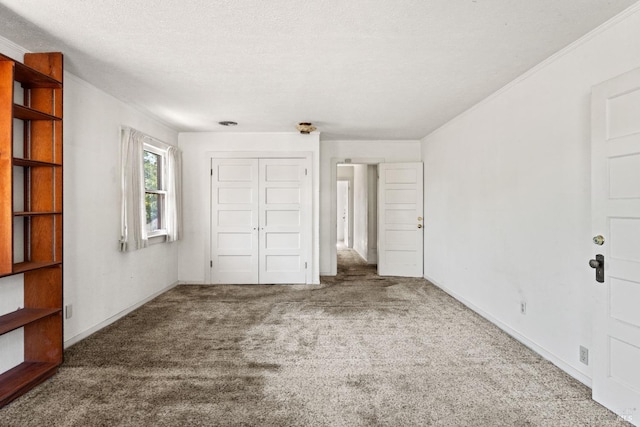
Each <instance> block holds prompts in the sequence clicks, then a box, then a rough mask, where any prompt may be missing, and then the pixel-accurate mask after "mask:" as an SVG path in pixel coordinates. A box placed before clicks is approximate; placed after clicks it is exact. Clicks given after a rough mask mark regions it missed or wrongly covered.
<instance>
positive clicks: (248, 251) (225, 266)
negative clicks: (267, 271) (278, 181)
mask: <svg viewBox="0 0 640 427" xmlns="http://www.w3.org/2000/svg"><path fill="white" fill-rule="evenodd" d="M211 166H212V168H211V222H212V224H211V225H212V227H211V268H212V270H211V273H212V275H211V281H212V283H227V284H255V283H258V262H259V260H258V199H259V197H258V193H259V190H258V183H259V180H258V160H257V159H212V165H211Z"/></svg>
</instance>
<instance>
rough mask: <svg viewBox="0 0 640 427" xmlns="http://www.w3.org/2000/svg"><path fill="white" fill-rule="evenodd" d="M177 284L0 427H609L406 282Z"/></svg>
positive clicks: (581, 394)
mask: <svg viewBox="0 0 640 427" xmlns="http://www.w3.org/2000/svg"><path fill="white" fill-rule="evenodd" d="M340 264H341V267H340V271H339V275H338V276H337V277H335V278H323V285H322V286H319V287H318V286H314V287H305V286H214V287H207V286H180V287H178V288H176V289H174V290H172V291H170V292H168V293H166V294H164V295H162V296H160V297H158V298H156V299H155V300H153V301H152V302H150V303H149V304H147V305H145V306H144V307H142V308H140V309H139V310H137V311H135V312H134V313H132V314H131V315H129V316H127V317H125V318H124V319H122V320H120V321H118V322H116V323H115V324H113V325H112V326H110V327H108V328H106V329H104V330H102V331H100V332H99V333H97V334H95V335H93V336H91V337H90V338H88V339H86V340H84V341H82V342H81V343H79V344H77V345H75V346H74V347H72V348H70V349H69V350H68V351H67V352H66V353H65V363H64V365H63V366H62V368H61V369H60V372H59V374H58V375H56V376H55V377H54V378H52V379H51V380H50V381H47V382H46V383H45V384H43V385H41V386H39V387H38V388H36V389H34V390H33V391H32V392H30V393H29V394H27V395H25V396H23V397H22V398H20V399H18V400H16V401H15V402H13V403H12V404H10V405H9V406H7V407H5V408H4V409H2V410H0V425H1V426H20V427H24V426H115V425H127V426H128V425H131V426H214V425H220V426H427V425H438V426H611V425H624V423H623V422H621V421H620V420H619V419H617V417H616V416H615V415H614V414H612V413H611V412H609V411H607V410H606V409H604V408H603V407H601V406H599V405H598V404H596V403H595V402H593V401H592V400H591V399H590V390H589V389H588V388H587V387H585V386H583V385H582V384H580V383H578V382H577V381H575V380H573V379H571V378H570V377H569V376H567V375H566V374H564V373H563V372H561V371H560V370H559V369H557V368H555V367H554V366H553V365H551V364H550V363H548V362H546V361H544V360H542V359H541V358H540V357H538V356H536V355H535V354H534V353H532V352H531V351H530V350H528V349H526V348H525V347H523V346H522V345H520V344H518V343H517V342H515V341H514V340H513V339H511V338H510V337H508V336H507V335H505V334H504V333H502V332H501V331H499V330H498V329H497V328H496V327H494V326H493V325H491V324H489V323H488V322H486V321H485V320H483V319H482V318H480V317H479V316H477V315H476V314H474V313H473V312H471V311H469V310H468V309H466V308H465V307H463V306H462V305H461V304H459V303H457V302H456V301H455V300H453V299H452V298H450V297H449V296H447V295H446V294H445V293H443V292H442V291H440V290H438V289H437V288H435V287H434V286H432V285H430V284H429V283H428V282H426V281H424V280H419V279H403V278H379V277H376V276H375V269H372V268H369V267H367V266H365V265H363V264H362V263H361V262H360V263H358V262H357V255H355V254H354V252H353V251H341V253H340Z"/></svg>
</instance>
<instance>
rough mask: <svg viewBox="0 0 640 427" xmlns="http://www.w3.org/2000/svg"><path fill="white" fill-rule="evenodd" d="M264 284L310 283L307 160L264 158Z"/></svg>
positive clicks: (260, 265)
mask: <svg viewBox="0 0 640 427" xmlns="http://www.w3.org/2000/svg"><path fill="white" fill-rule="evenodd" d="M259 177H260V183H259V186H260V201H259V211H260V216H259V217H260V238H259V245H260V251H259V256H260V262H259V268H260V274H259V277H260V283H264V284H276V283H306V265H307V253H306V252H307V249H306V248H307V243H308V242H307V239H309V238H310V230H311V228H310V226H309V215H310V212H311V209H310V207H309V206H307V204H308V199H307V192H308V191H309V190H308V185H307V184H308V179H309V177H308V176H307V174H306V160H305V159H260V174H259Z"/></svg>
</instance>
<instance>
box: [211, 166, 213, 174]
mask: <svg viewBox="0 0 640 427" xmlns="http://www.w3.org/2000/svg"><path fill="white" fill-rule="evenodd" d="M211 176H213V168H211Z"/></svg>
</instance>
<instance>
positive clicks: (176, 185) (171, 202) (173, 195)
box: [165, 146, 182, 242]
mask: <svg viewBox="0 0 640 427" xmlns="http://www.w3.org/2000/svg"><path fill="white" fill-rule="evenodd" d="M165 178H166V189H167V212H166V221H167V223H166V228H167V241H168V242H174V241H176V240H179V239H180V237H181V233H182V227H181V221H182V152H181V151H180V150H179V149H178V148H177V147H173V146H170V147H169V148H168V149H167V162H166V175H165Z"/></svg>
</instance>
